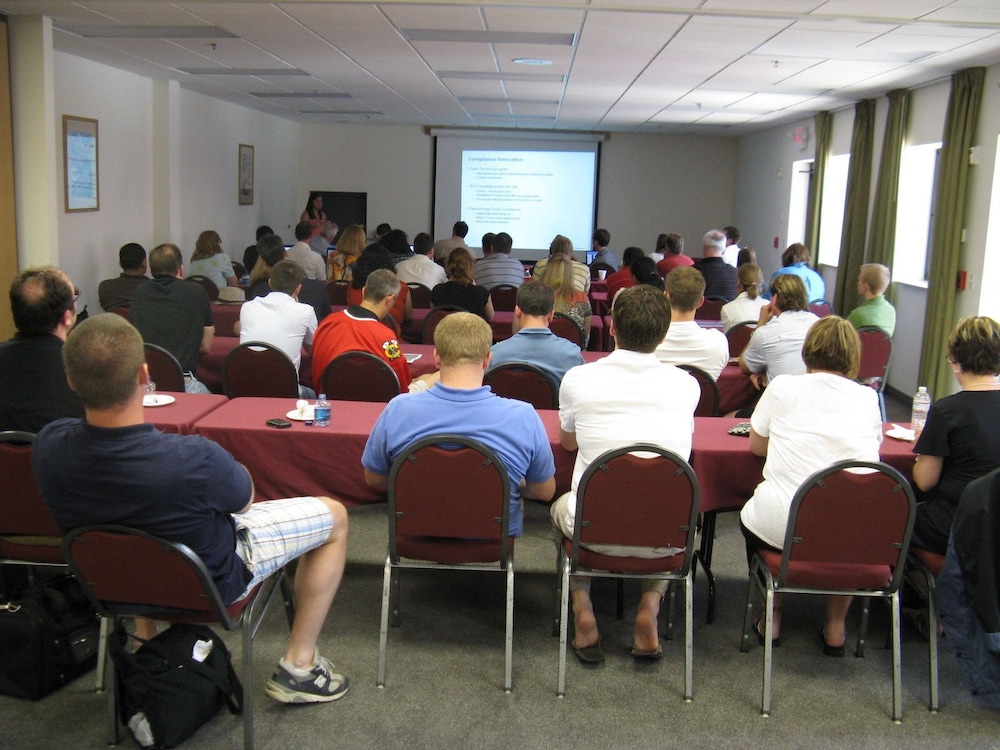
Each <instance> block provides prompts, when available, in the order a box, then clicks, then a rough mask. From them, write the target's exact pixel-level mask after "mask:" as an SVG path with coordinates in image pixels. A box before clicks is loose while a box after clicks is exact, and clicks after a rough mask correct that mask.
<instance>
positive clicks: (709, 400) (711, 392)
mask: <svg viewBox="0 0 1000 750" xmlns="http://www.w3.org/2000/svg"><path fill="white" fill-rule="evenodd" d="M677 366H678V367H679V368H681V369H682V370H686V371H687V372H688V373H689V374H690V375H691V377H693V378H694V379H695V380H697V381H698V387H699V388H701V398H700V399H698V407H697V408H696V409H695V410H694V415H695V416H696V417H717V416H719V398H720V397H719V386H718V385H717V384H716V382H715V381H714V380H712V376H711V375H709V374H708V373H707V372H705V371H704V370H702V369H701V368H700V367H695V366H694V365H677Z"/></svg>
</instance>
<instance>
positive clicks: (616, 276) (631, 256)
mask: <svg viewBox="0 0 1000 750" xmlns="http://www.w3.org/2000/svg"><path fill="white" fill-rule="evenodd" d="M645 255H646V254H645V253H644V252H643V251H642V248H641V247H626V248H625V250H624V252H622V267H621V268H619V269H618V270H617V271H615V272H614V273H612V274H609V275H608V278H607V280H606V282H605V283H607V285H608V299H609V300H612V299H614V298H615V295H616V294H618V290H619V289H627V288H628V287H630V286H635V276H634V275H633V274H632V264H633V263H634V262H635V261H637V260H639V258H643V257H645Z"/></svg>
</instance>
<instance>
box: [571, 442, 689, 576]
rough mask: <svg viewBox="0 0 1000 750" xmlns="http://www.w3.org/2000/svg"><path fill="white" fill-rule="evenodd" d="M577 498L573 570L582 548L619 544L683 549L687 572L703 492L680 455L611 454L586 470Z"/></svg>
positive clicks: (654, 450)
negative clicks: (584, 546)
mask: <svg viewBox="0 0 1000 750" xmlns="http://www.w3.org/2000/svg"><path fill="white" fill-rule="evenodd" d="M576 497H577V500H576V519H575V523H574V525H573V551H572V563H573V567H574V569H575V567H576V562H577V559H578V553H579V548H580V545H581V544H582V545H586V546H592V545H595V544H615V545H627V546H633V547H675V548H677V549H682V550H684V555H685V561H684V567H683V572H685V573H686V572H687V570H688V568H689V566H690V565H691V557H692V555H693V553H694V537H695V531H696V528H697V525H698V524H697V519H698V505H699V502H700V499H701V488H700V486H699V484H698V478H697V477H696V476H695V474H694V471H692V469H691V467H690V466H689V465H688V463H687V461H685V460H684V459H683V458H681V457H680V456H678V455H677V454H676V453H673V452H672V451H668V450H666V449H664V448H660V447H658V446H655V445H649V444H645V443H637V444H635V445H629V446H625V447H622V448H616V449H614V450H610V451H607V452H606V453H603V454H602V455H600V456H598V457H597V458H596V459H595V460H594V461H593V462H592V463H591V464H590V466H588V467H587V470H586V471H585V472H584V473H583V477H581V479H580V485H579V488H578V490H577V493H576Z"/></svg>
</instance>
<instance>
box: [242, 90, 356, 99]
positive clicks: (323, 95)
mask: <svg viewBox="0 0 1000 750" xmlns="http://www.w3.org/2000/svg"><path fill="white" fill-rule="evenodd" d="M250 96H256V97H257V98H259V99H350V98H351V95H350V94H334V93H328V92H325V91H314V92H312V93H308V92H299V93H295V92H285V91H281V92H277V93H268V92H259V93H258V92H256V91H251V92H250Z"/></svg>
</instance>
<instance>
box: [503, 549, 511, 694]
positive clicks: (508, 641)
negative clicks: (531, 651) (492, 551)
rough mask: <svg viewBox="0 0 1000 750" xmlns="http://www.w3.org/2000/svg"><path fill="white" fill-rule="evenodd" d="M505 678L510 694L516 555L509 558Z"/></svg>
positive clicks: (505, 628)
mask: <svg viewBox="0 0 1000 750" xmlns="http://www.w3.org/2000/svg"><path fill="white" fill-rule="evenodd" d="M504 636H505V640H506V643H505V648H504V676H503V689H504V692H507V693H509V692H510V691H511V690H513V688H514V555H513V554H511V555H509V556H508V557H507V616H506V622H505V627H504Z"/></svg>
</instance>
